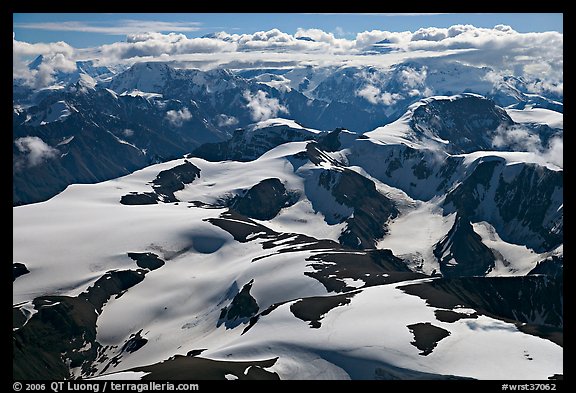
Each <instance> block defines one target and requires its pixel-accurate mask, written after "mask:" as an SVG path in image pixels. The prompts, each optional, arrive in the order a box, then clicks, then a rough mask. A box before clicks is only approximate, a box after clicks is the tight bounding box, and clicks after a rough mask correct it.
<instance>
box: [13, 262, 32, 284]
mask: <svg viewBox="0 0 576 393" xmlns="http://www.w3.org/2000/svg"><path fill="white" fill-rule="evenodd" d="M28 273H30V271H29V270H28V269H27V268H26V265H24V264H23V263H20V262H14V263H13V264H12V282H14V281H16V279H17V278H18V277H20V276H23V275H24V274H28Z"/></svg>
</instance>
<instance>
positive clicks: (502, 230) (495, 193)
mask: <svg viewBox="0 0 576 393" xmlns="http://www.w3.org/2000/svg"><path fill="white" fill-rule="evenodd" d="M563 181H564V175H563V171H554V170H550V169H548V168H546V167H542V166H539V165H535V164H526V163H518V164H515V165H506V163H505V160H504V159H502V158H499V157H484V158H483V159H482V160H479V162H478V163H477V164H476V165H475V166H473V167H472V168H471V172H470V173H469V175H468V176H467V177H466V178H465V179H464V180H463V181H462V182H461V183H460V184H459V185H458V186H457V187H455V188H454V189H453V190H451V191H450V192H449V193H448V194H447V195H446V200H445V206H446V208H445V210H446V211H447V212H452V211H457V212H458V213H459V214H461V215H462V216H465V217H468V218H469V219H470V220H472V221H474V222H476V221H488V222H490V223H491V224H492V225H493V226H494V228H495V229H496V230H497V231H498V233H499V235H500V236H501V238H502V239H503V240H505V241H508V242H511V243H517V244H526V245H527V246H528V247H530V248H533V249H534V250H535V251H536V252H545V251H550V250H552V249H554V248H556V247H557V246H558V245H560V244H562V241H563V238H564V235H563V233H564V231H563V228H564V225H563V195H562V189H563Z"/></svg>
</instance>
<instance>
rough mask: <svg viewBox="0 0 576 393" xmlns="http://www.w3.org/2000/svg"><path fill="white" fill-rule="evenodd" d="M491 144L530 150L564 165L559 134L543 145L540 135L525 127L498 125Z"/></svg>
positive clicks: (513, 149)
mask: <svg viewBox="0 0 576 393" xmlns="http://www.w3.org/2000/svg"><path fill="white" fill-rule="evenodd" d="M492 146H493V147H496V148H499V149H500V148H503V149H511V150H512V151H526V152H531V153H534V154H537V155H539V156H540V157H542V159H543V160H544V161H546V162H550V163H552V164H555V165H557V166H559V167H560V168H563V166H564V159H563V157H564V139H563V138H562V137H561V136H556V137H554V138H551V139H550V140H549V141H548V144H547V146H545V145H543V144H542V141H541V140H540V137H539V136H538V135H537V134H536V133H535V132H533V131H530V130H529V129H527V128H524V127H522V126H519V125H516V126H513V127H508V128H505V127H498V129H496V131H495V132H494V135H493V137H492Z"/></svg>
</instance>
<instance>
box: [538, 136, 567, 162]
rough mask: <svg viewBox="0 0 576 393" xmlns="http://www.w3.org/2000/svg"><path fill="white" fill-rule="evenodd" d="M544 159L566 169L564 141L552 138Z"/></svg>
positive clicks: (544, 153)
mask: <svg viewBox="0 0 576 393" xmlns="http://www.w3.org/2000/svg"><path fill="white" fill-rule="evenodd" d="M543 157H544V159H545V160H546V161H548V162H551V163H553V164H555V165H558V166H559V167H560V168H564V139H562V138H560V137H557V138H552V139H551V140H550V142H549V143H548V148H547V149H546V150H544V152H543Z"/></svg>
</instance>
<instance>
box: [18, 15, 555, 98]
mask: <svg viewBox="0 0 576 393" xmlns="http://www.w3.org/2000/svg"><path fill="white" fill-rule="evenodd" d="M72 27H74V26H72ZM72 27H71V26H68V27H66V28H72ZM149 27H154V26H153V25H150V26H149ZM156 27H158V28H157V30H156V31H154V30H150V32H143V31H140V30H136V31H135V30H131V31H129V32H127V33H126V34H127V35H126V40H124V41H121V42H114V43H111V44H106V45H102V46H99V47H95V48H88V49H75V48H73V47H71V46H69V45H68V44H66V43H64V42H58V43H49V44H29V43H26V42H22V41H17V40H16V39H14V41H13V43H14V46H13V48H14V49H13V56H14V60H15V61H14V77H18V78H23V79H25V80H28V81H32V82H30V84H35V85H36V86H39V85H41V84H45V83H48V82H49V80H50V75H53V73H54V72H57V71H58V70H66V69H70V68H71V67H72V64H73V61H74V60H77V59H98V61H99V63H100V64H103V65H113V64H126V65H131V64H133V63H136V62H140V61H173V62H174V63H175V64H178V65H179V66H181V67H191V68H192V67H193V68H204V69H207V68H214V67H225V68H253V67H263V66H268V67H282V66H292V67H294V66H297V65H313V66H328V65H330V66H341V65H365V66H376V67H389V66H391V65H392V64H396V63H398V62H400V61H404V60H406V59H410V58H419V57H431V56H433V57H447V58H450V59H451V60H456V61H460V62H462V63H465V64H471V65H475V66H488V67H490V68H492V69H494V70H495V71H496V72H501V73H505V74H508V75H515V76H523V77H526V78H528V79H529V80H534V88H535V89H538V88H539V89H556V90H561V89H562V87H563V34H562V33H559V32H542V33H520V32H517V31H515V30H514V29H512V28H511V27H510V26H506V25H496V26H494V27H493V28H478V27H475V26H472V25H453V26H450V27H448V28H438V27H423V28H420V29H418V30H416V31H414V32H410V31H403V32H390V31H385V30H371V31H364V32H361V33H358V34H356V36H355V37H354V38H351V39H348V38H338V37H336V36H335V35H334V34H333V33H330V32H325V31H323V30H320V29H303V28H300V29H298V30H297V31H296V33H294V34H289V33H285V32H283V31H281V30H279V29H271V30H268V31H257V32H254V33H250V34H230V33H227V32H223V31H222V32H218V33H213V34H210V35H208V36H204V37H199V38H189V37H187V36H186V35H185V34H183V33H182V31H186V30H183V29H185V28H189V29H194V27H195V26H194V25H190V26H188V27H186V26H184V27H181V28H178V29H174V32H170V33H162V32H160V31H162V30H163V29H167V28H168V27H169V26H164V27H161V26H159V25H158V26H156ZM174 27H177V26H174ZM38 54H43V55H45V59H46V60H45V62H46V65H45V69H44V70H40V69H39V70H35V71H31V70H28V69H27V67H26V66H25V62H24V60H25V59H26V58H28V59H29V58H30V57H31V56H34V55H38ZM57 55H58V56H57ZM42 71H43V72H42Z"/></svg>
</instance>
